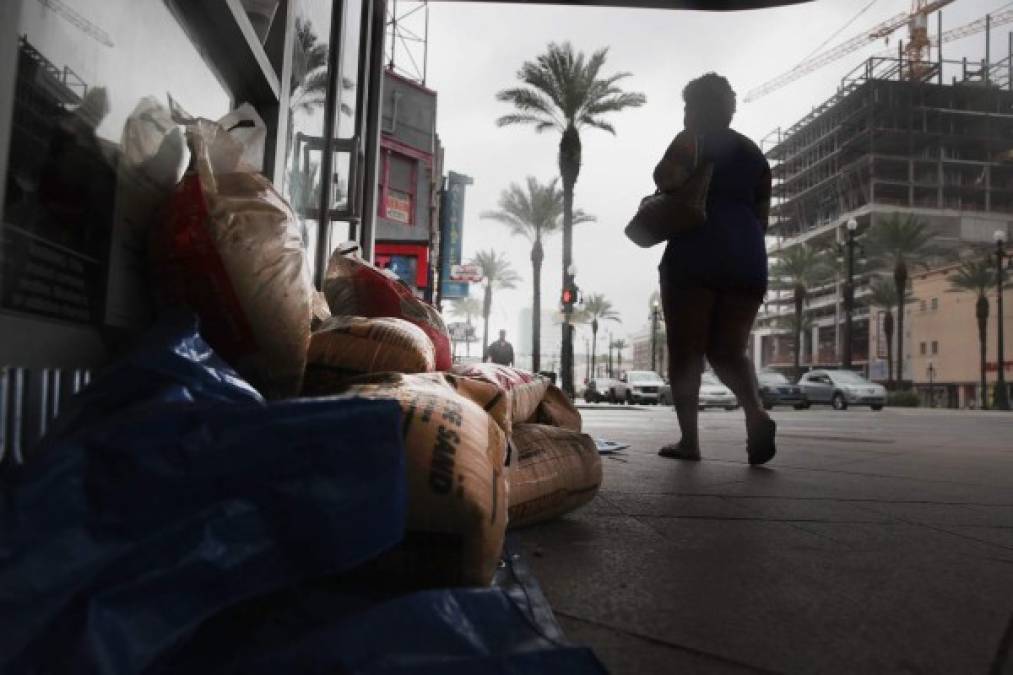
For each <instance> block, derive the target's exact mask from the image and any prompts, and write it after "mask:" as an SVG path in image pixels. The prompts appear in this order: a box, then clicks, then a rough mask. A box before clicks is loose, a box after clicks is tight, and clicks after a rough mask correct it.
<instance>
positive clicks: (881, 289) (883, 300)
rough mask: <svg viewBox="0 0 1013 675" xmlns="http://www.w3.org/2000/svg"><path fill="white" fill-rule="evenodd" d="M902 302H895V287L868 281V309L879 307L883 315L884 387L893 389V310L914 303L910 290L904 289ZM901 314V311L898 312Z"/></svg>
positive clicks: (885, 283)
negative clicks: (884, 341)
mask: <svg viewBox="0 0 1013 675" xmlns="http://www.w3.org/2000/svg"><path fill="white" fill-rule="evenodd" d="M904 291H905V293H904V302H903V303H899V302H898V300H897V287H896V286H895V285H894V284H893V283H892V282H890V281H888V280H887V279H883V278H882V277H873V278H872V279H871V280H870V281H869V295H868V301H869V306H870V307H879V308H880V309H882V310H883V311H884V312H885V314H884V315H883V333H884V334H885V335H886V385H887V387H888V388H890V389H893V333H894V330H893V329H894V326H893V310H895V309H897V308H898V307H901V306H902V304H903V305H907V304H910V303H912V302H914V299H915V298H914V296H913V295H912V293H911V289H909V288H905V289H904ZM899 311H900V312H901V313H903V311H904V310H903V309H900V310H899Z"/></svg>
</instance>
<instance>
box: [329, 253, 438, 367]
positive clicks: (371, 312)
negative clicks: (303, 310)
mask: <svg viewBox="0 0 1013 675" xmlns="http://www.w3.org/2000/svg"><path fill="white" fill-rule="evenodd" d="M324 295H325V296H326V297H327V304H328V305H330V308H331V313H332V314H334V315H336V316H337V315H349V316H365V317H370V318H375V317H381V316H391V317H395V318H398V319H404V320H405V321H409V322H411V323H413V324H415V325H416V326H418V327H419V328H421V329H422V330H423V331H424V332H425V334H426V335H428V336H429V339H430V340H432V342H433V348H434V349H435V350H436V370H443V371H446V370H450V366H451V365H452V363H453V361H452V359H451V353H450V333H449V332H447V326H446V325H445V324H444V323H443V318H442V317H441V316H440V313H439V312H437V311H436V308H435V307H433V306H432V305H429V304H427V303H425V302H423V301H422V300H420V299H418V298H416V297H415V295H414V294H413V293H412V291H411V289H409V288H408V287H407V286H405V285H404V284H403V283H401V282H400V281H399V280H398V279H396V278H391V277H389V276H387V275H386V274H384V273H383V271H381V270H379V269H377V268H376V267H374V266H373V265H370V264H369V263H368V262H365V261H364V260H362V259H360V258H357V257H355V256H353V255H346V254H345V253H344V252H343V251H341V250H340V249H339V250H337V251H335V252H334V254H333V255H332V256H331V259H330V261H329V262H328V263H327V274H326V275H325V278H324Z"/></svg>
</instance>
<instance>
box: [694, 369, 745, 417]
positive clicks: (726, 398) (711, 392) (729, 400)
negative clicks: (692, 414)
mask: <svg viewBox="0 0 1013 675" xmlns="http://www.w3.org/2000/svg"><path fill="white" fill-rule="evenodd" d="M697 407H698V408H699V409H700V410H703V409H705V408H724V409H725V410H735V409H736V408H738V407H739V399H737V398H735V394H733V393H732V390H731V389H729V388H728V387H726V386H725V385H723V384H721V380H719V379H718V378H717V376H716V375H715V374H714V373H711V372H706V373H704V374H703V377H702V378H701V379H700V398H699V402H698V403H697Z"/></svg>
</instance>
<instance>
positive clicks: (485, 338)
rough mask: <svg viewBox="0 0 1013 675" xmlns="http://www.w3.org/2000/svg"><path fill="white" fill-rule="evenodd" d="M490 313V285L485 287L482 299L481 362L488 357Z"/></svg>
mask: <svg viewBox="0 0 1013 675" xmlns="http://www.w3.org/2000/svg"><path fill="white" fill-rule="evenodd" d="M491 312H492V285H491V284H488V283H487V284H486V285H485V296H484V297H483V298H482V323H483V326H482V360H483V361H485V360H486V359H487V358H488V357H489V314H490V313H491Z"/></svg>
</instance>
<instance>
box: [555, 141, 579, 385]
mask: <svg viewBox="0 0 1013 675" xmlns="http://www.w3.org/2000/svg"><path fill="white" fill-rule="evenodd" d="M579 173H580V134H579V133H578V132H577V128H576V127H575V126H574V125H573V124H572V123H571V124H570V125H568V126H567V127H566V129H565V130H564V131H563V137H562V138H561V139H560V140H559V175H560V177H561V178H562V179H563V288H566V287H567V286H568V285H569V282H570V265H571V264H572V262H573V188H574V186H575V185H576V184H577V175H578V174H579ZM564 312H566V314H565V315H564V317H563V344H562V349H561V350H560V355H561V360H562V371H563V373H562V375H563V377H562V385H563V391H565V392H566V393H567V394H569V395H570V396H571V397H572V396H573V395H574V388H573V325H572V323H571V319H572V308H571V309H569V310H568V309H566V308H564Z"/></svg>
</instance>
